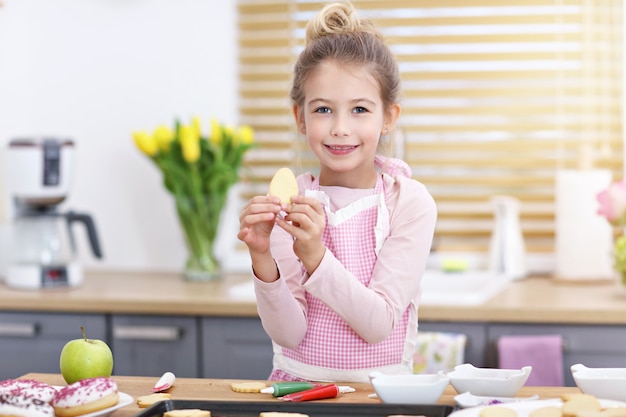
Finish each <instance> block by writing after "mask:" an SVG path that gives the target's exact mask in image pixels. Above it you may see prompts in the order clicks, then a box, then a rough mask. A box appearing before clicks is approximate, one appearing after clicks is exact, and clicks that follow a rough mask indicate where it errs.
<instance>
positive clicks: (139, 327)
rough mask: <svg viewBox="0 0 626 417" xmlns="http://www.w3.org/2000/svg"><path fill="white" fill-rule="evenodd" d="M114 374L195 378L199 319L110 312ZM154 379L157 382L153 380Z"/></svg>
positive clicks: (197, 360)
mask: <svg viewBox="0 0 626 417" xmlns="http://www.w3.org/2000/svg"><path fill="white" fill-rule="evenodd" d="M111 350H112V351H113V359H114V361H115V363H114V365H113V374H114V375H140V376H154V377H158V376H161V375H162V374H163V373H165V372H167V371H170V372H173V373H174V374H175V375H176V376H178V377H186V378H196V377H198V376H199V375H198V373H199V372H198V371H199V369H200V366H199V358H198V319H197V318H195V317H172V316H140V315H137V316H135V315H113V316H112V317H111ZM155 382H156V381H155Z"/></svg>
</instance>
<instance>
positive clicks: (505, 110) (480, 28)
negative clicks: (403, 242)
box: [238, 0, 623, 256]
mask: <svg viewBox="0 0 626 417" xmlns="http://www.w3.org/2000/svg"><path fill="white" fill-rule="evenodd" d="M353 3H354V4H355V6H356V7H357V9H358V10H359V12H360V14H361V15H363V16H367V17H369V18H371V19H373V20H374V21H375V22H376V24H377V25H378V26H379V28H380V30H381V31H382V33H383V35H384V36H385V38H386V40H387V43H388V44H389V45H390V47H391V49H392V50H393V52H394V53H395V54H396V56H397V59H398V62H399V66H400V71H401V78H402V87H403V88H402V89H403V94H402V102H401V104H402V116H401V118H400V125H399V126H398V129H397V130H396V132H395V137H394V139H393V143H394V145H395V146H394V153H395V154H396V155H397V156H400V157H402V158H403V159H404V160H406V161H407V162H408V163H409V165H410V166H411V167H412V170H413V176H414V178H416V179H417V180H419V181H421V182H422V183H424V184H425V185H426V186H427V187H428V189H429V190H430V192H431V193H432V194H433V196H434V198H435V200H436V201H437V205H438V209H439V220H438V224H437V229H436V234H435V245H436V250H438V251H443V252H463V253H476V254H484V253H486V251H487V249H488V244H489V238H490V235H491V231H492V227H493V208H492V206H491V204H490V199H491V197H493V196H495V195H510V196H514V197H516V198H518V199H519V200H520V201H521V203H522V204H521V223H522V229H523V234H524V238H525V242H526V246H527V251H528V252H529V255H530V256H532V254H536V255H539V256H541V255H551V254H552V253H553V251H554V176H555V172H556V170H557V169H562V168H580V167H582V166H583V165H584V166H585V167H588V166H590V165H591V166H593V167H596V168H607V169H610V170H612V172H613V176H614V178H616V179H617V178H621V177H622V175H623V174H622V172H623V168H622V166H623V161H622V159H623V144H622V73H621V71H622V48H623V45H622V44H623V42H622V2H621V0H472V1H467V0H379V1H376V0H361V1H354V2H353ZM324 4H325V3H324V2H320V1H304V0H300V1H298V0H274V1H263V0H239V4H238V10H239V35H240V39H239V47H240V118H241V122H242V123H248V124H250V125H252V126H253V128H254V129H255V131H256V138H257V141H258V142H259V145H260V146H259V147H258V148H257V149H255V150H254V151H253V152H251V153H250V155H249V158H248V160H247V167H248V171H247V176H246V178H245V187H244V189H245V191H244V192H245V193H246V195H247V196H249V195H251V194H253V193H265V192H266V191H267V184H268V182H269V179H270V178H271V175H272V174H273V173H274V171H275V170H276V169H277V168H279V167H281V166H289V167H291V168H293V169H294V170H295V171H296V172H298V173H299V172H303V171H306V170H313V171H314V169H315V164H316V162H315V160H314V159H313V158H312V157H311V155H309V154H308V153H307V151H306V144H305V143H304V138H303V137H302V136H300V135H298V132H297V131H296V129H295V126H294V122H293V116H292V113H291V103H290V101H289V98H288V94H289V89H290V81H291V78H292V67H293V64H294V62H295V60H296V58H297V55H298V53H299V52H300V51H301V49H302V47H303V44H304V41H303V36H304V26H305V25H306V22H307V21H308V19H309V18H310V17H312V16H313V15H314V14H315V13H317V12H318V11H319V10H320V9H321V7H322V6H323V5H324Z"/></svg>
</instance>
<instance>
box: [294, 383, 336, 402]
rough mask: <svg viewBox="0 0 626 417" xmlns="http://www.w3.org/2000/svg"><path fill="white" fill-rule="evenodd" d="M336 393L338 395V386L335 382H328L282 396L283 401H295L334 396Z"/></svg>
mask: <svg viewBox="0 0 626 417" xmlns="http://www.w3.org/2000/svg"><path fill="white" fill-rule="evenodd" d="M337 395H339V387H338V386H337V385H335V384H328V385H321V386H319V387H315V388H311V389H308V390H305V391H300V392H294V393H293V394H287V395H285V396H283V397H282V398H283V400H285V401H293V402H297V401H311V400H323V399H325V398H335V397H336V396H337Z"/></svg>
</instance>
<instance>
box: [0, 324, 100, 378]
mask: <svg viewBox="0 0 626 417" xmlns="http://www.w3.org/2000/svg"><path fill="white" fill-rule="evenodd" d="M80 326H84V327H85V331H86V333H87V337H88V338H91V339H101V340H106V336H107V323H106V317H105V315H103V314H63V313H60V314H57V313H46V314H34V313H21V312H0V358H2V359H1V362H0V380H2V379H9V378H16V377H18V376H20V375H24V374H25V373H27V372H43V373H59V372H60V370H59V358H60V356H61V350H62V349H63V346H65V343H67V342H68V341H70V340H72V339H78V338H81V337H82V335H81V331H80Z"/></svg>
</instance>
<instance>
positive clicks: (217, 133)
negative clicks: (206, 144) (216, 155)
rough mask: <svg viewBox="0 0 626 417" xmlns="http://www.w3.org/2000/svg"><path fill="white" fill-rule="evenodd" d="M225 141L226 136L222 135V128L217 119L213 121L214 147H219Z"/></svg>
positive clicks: (212, 137) (212, 139) (212, 135)
mask: <svg viewBox="0 0 626 417" xmlns="http://www.w3.org/2000/svg"><path fill="white" fill-rule="evenodd" d="M223 139H224V134H223V133H222V126H221V125H220V122H218V121H217V119H211V143H212V144H214V145H219V144H220V143H222V140H223Z"/></svg>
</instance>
